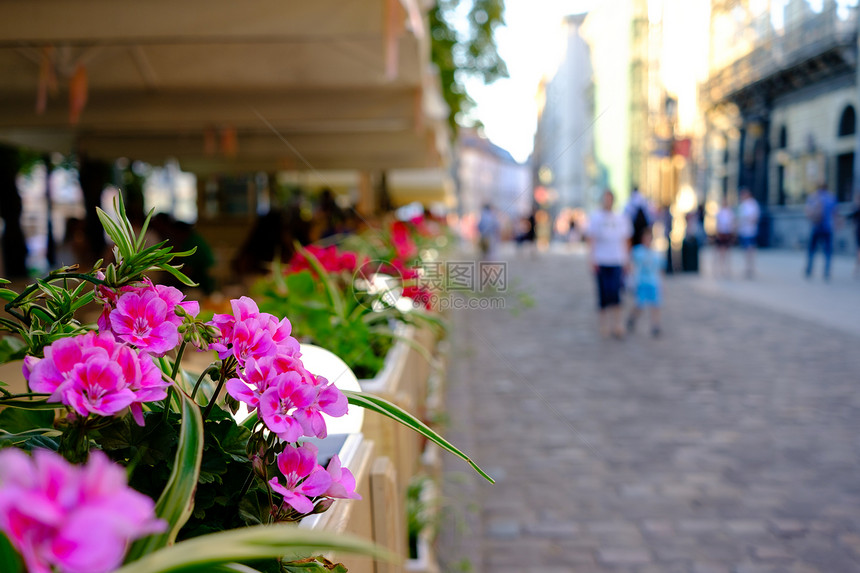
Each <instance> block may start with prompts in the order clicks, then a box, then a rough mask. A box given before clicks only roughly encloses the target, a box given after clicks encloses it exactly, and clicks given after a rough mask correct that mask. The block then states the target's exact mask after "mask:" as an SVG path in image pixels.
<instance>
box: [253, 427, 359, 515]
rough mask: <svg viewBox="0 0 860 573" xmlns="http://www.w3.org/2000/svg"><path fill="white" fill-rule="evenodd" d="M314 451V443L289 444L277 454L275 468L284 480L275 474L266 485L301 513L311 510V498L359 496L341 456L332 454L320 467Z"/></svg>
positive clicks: (353, 478)
mask: <svg viewBox="0 0 860 573" xmlns="http://www.w3.org/2000/svg"><path fill="white" fill-rule="evenodd" d="M317 453H318V451H317V448H316V446H314V445H313V444H310V443H304V444H302V445H300V446H298V447H294V446H290V445H288V446H287V447H286V449H285V450H284V451H283V452H281V453H280V454H278V458H277V464H278V470H280V472H281V474H283V476H284V483H281V481H280V480H279V479H278V478H276V477H275V478H272V479H271V480H269V485H270V486H271V487H272V490H274V491H276V492H277V493H279V494H281V495H282V496H283V498H284V501H283V503H284V504H286V505H289V506H290V507H292V508H293V509H295V510H296V511H298V512H300V513H310V512H311V511H313V509H314V501H313V500H314V498H319V497H327V498H340V499H361V496H360V495H358V494H357V493H355V477H354V476H353V475H352V473H351V472H350V471H349V470H348V469H346V468H344V467H341V464H340V458H338V457H337V456H334V457H333V458H332V459H331V461H330V462H329V464H328V466H327V467H326V468H323V467H322V466H321V465H319V464H318V463H317Z"/></svg>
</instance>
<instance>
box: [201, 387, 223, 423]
mask: <svg viewBox="0 0 860 573" xmlns="http://www.w3.org/2000/svg"><path fill="white" fill-rule="evenodd" d="M223 387H224V378H223V377H222V378H221V379H220V380H218V386H216V387H215V392H213V393H212V399H211V400H209V403H208V404H206V409H205V410H203V420H204V421H205V420H206V418H208V417H209V412H211V411H212V408H214V407H215V402H217V401H218V394H220V393H221V388H223Z"/></svg>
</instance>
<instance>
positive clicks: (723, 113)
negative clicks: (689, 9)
mask: <svg viewBox="0 0 860 573" xmlns="http://www.w3.org/2000/svg"><path fill="white" fill-rule="evenodd" d="M856 5H857V2H856V1H854V0H782V1H770V2H761V1H753V0H743V1H724V0H713V1H712V2H711V19H710V20H711V23H710V27H711V30H710V38H711V50H710V54H711V56H710V69H709V78H708V81H707V83H706V84H705V86H704V87H705V88H706V89H705V91H704V97H703V104H704V105H705V106H706V108H707V136H706V138H705V146H706V156H707V158H706V159H707V189H708V194H709V197H711V198H713V199H714V200H719V199H721V198H723V197H725V198H728V200H729V201H731V202H736V200H737V192H738V188H739V187H744V186H745V187H748V188H750V190H751V191H752V193H753V195H754V196H755V197H756V199H757V200H758V201H759V203H760V204H761V205H762V206H763V210H764V213H765V216H764V217H763V220H762V227H761V229H760V231H761V232H760V242H761V243H762V244H765V245H772V246H777V247H799V246H802V245H803V244H804V243H805V241H806V240H807V238H808V233H809V223H808V222H807V221H806V218H805V217H804V213H803V204H804V202H805V200H806V197H807V195H808V194H809V193H811V192H813V191H814V190H815V189H816V187H817V186H818V185H819V184H822V183H823V184H825V185H827V186H828V187H829V188H830V189H831V190H832V191H833V192H834V193H835V194H836V195H837V197H838V199H839V201H840V202H842V203H843V205H842V207H841V208H842V209H843V210H847V209H848V208H849V206H848V204H847V203H848V202H850V201H851V200H852V196H853V194H854V193H855V190H856V189H857V184H856V175H857V174H858V169H857V168H856V167H855V162H856V161H857V156H856V153H855V150H856V149H857V144H858V140H857V123H856V110H857V106H858V93H857V53H858V51H857V25H858V8H857V6H856ZM850 231H851V229H849V228H848V226H844V227H843V228H842V229H841V230H840V231H838V233H839V234H838V235H837V240H836V245H835V246H836V248H837V250H848V249H851V248H853V244H852V241H851V240H850Z"/></svg>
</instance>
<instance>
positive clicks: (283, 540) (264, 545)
mask: <svg viewBox="0 0 860 573" xmlns="http://www.w3.org/2000/svg"><path fill="white" fill-rule="evenodd" d="M329 551H337V552H342V553H354V554H360V555H368V556H371V557H375V558H379V559H386V560H394V559H395V557H394V556H393V555H391V554H390V553H389V552H387V551H385V550H384V549H382V548H379V547H377V546H375V545H373V544H372V543H371V542H369V541H367V540H365V539H360V538H358V537H353V536H350V535H345V534H342V533H334V532H330V531H312V530H306V529H299V528H297V527H295V526H293V525H283V524H279V525H256V526H253V527H243V528H241V529H233V530H231V531H224V532H221V533H213V534H210V535H203V536H200V537H195V538H194V539H189V540H188V541H181V542H179V543H177V544H176V545H173V546H172V547H167V548H165V549H161V550H160V551H156V552H154V553H150V554H147V555H146V556H144V557H142V558H141V559H138V560H136V561H134V562H132V563H128V564H127V565H125V566H124V567H122V568H121V569H119V570H117V571H116V572H115V573H197V572H201V573H202V572H209V571H212V570H213V567H214V566H217V565H225V564H232V563H233V562H235V561H253V560H261V559H273V558H278V557H282V556H286V557H288V558H290V559H292V558H294V557H305V556H307V555H308V554H318V553H326V552H329ZM216 570H217V569H216ZM234 570H235V569H234ZM235 571H245V570H243V569H238V570H235ZM4 573H5V570H4Z"/></svg>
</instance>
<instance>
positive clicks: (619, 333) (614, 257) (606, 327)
mask: <svg viewBox="0 0 860 573" xmlns="http://www.w3.org/2000/svg"><path fill="white" fill-rule="evenodd" d="M614 203H615V196H614V195H613V194H612V191H610V190H608V189H607V190H606V191H604V192H603V197H602V199H601V208H600V209H599V210H597V211H595V212H594V213H592V214H591V217H590V219H589V223H588V245H589V251H590V259H591V265H592V269H593V271H594V275H595V277H596V279H597V302H598V306H599V309H600V334H601V336H604V337H605V336H608V335H609V334H612V336H614V337H616V338H619V339H620V338H622V337H623V336H624V327H623V324H622V317H621V289H622V286H623V278H624V277H623V273H624V267H625V266H626V265H627V263H628V250H629V249H628V245H629V240H630V237H631V235H632V234H633V229H632V225H631V223H630V219H629V218H628V217H627V216H626V215H624V214H622V213H615V212H614V211H613V210H612V207H613V205H614Z"/></svg>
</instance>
